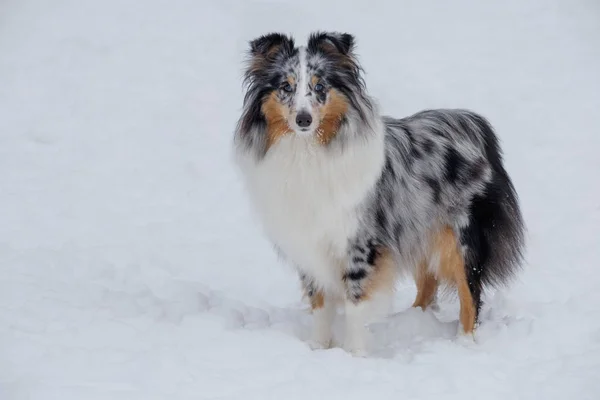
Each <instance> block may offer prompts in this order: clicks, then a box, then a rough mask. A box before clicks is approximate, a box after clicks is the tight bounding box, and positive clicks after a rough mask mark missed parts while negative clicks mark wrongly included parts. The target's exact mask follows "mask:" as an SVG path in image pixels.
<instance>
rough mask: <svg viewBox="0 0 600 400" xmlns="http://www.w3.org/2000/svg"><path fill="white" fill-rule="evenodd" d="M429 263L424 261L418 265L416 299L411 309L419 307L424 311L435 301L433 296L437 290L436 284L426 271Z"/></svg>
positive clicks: (435, 280)
mask: <svg viewBox="0 0 600 400" xmlns="http://www.w3.org/2000/svg"><path fill="white" fill-rule="evenodd" d="M428 267H429V263H428V262H427V261H426V260H424V261H422V262H421V263H420V265H419V267H418V270H417V273H416V277H415V282H416V284H417V297H416V298H415V301H414V303H413V305H412V306H413V307H421V309H423V311H424V310H426V309H427V307H429V306H430V305H432V303H433V302H434V299H435V295H436V292H437V288H438V282H437V279H436V277H435V275H434V274H432V273H431V272H429V271H428V270H427V269H428Z"/></svg>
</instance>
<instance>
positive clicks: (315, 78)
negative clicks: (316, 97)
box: [310, 75, 319, 87]
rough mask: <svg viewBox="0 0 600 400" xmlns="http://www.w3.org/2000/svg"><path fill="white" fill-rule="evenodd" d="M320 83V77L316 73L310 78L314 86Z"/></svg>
mask: <svg viewBox="0 0 600 400" xmlns="http://www.w3.org/2000/svg"><path fill="white" fill-rule="evenodd" d="M317 83H319V77H318V76H316V75H313V76H312V78H310V84H311V86H312V87H315V85H316V84H317Z"/></svg>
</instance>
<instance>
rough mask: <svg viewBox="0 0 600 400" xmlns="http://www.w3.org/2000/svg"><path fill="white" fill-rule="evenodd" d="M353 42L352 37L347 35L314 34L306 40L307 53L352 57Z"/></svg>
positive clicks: (333, 33) (337, 33) (338, 33)
mask: <svg viewBox="0 0 600 400" xmlns="http://www.w3.org/2000/svg"><path fill="white" fill-rule="evenodd" d="M354 42H355V40H354V36H352V35H351V34H349V33H340V32H315V33H312V34H311V35H310V37H309V39H308V51H309V52H311V53H316V52H317V51H319V50H321V51H323V52H325V53H332V52H337V53H340V54H342V55H344V56H352V53H353V51H354Z"/></svg>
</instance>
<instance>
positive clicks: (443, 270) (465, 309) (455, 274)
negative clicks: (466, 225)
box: [433, 227, 481, 334]
mask: <svg viewBox="0 0 600 400" xmlns="http://www.w3.org/2000/svg"><path fill="white" fill-rule="evenodd" d="M433 252H435V253H437V255H438V256H439V262H440V264H439V267H438V275H439V277H440V278H441V279H443V280H445V281H447V282H448V283H451V284H453V285H454V286H456V288H457V290H458V297H459V300H460V323H461V326H462V329H463V331H464V333H466V334H472V333H473V330H474V329H475V324H476V322H477V317H478V313H479V307H480V304H481V283H480V281H479V280H474V279H473V278H472V275H471V274H469V273H468V271H467V268H469V266H468V265H466V264H465V260H464V257H463V255H462V252H461V250H460V247H459V241H458V240H457V237H456V234H455V233H454V230H453V229H452V228H450V227H445V228H443V229H442V230H441V231H440V232H439V233H438V234H437V236H436V237H435V239H434V241H433Z"/></svg>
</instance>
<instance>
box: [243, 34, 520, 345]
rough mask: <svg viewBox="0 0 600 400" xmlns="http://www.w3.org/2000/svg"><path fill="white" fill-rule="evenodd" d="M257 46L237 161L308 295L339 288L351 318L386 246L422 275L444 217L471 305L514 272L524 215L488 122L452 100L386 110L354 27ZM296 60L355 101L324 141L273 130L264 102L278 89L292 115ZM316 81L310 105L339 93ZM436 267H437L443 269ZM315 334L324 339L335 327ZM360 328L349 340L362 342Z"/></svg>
mask: <svg viewBox="0 0 600 400" xmlns="http://www.w3.org/2000/svg"><path fill="white" fill-rule="evenodd" d="M250 47H251V50H250V64H249V66H248V69H247V71H246V83H247V85H248V89H247V92H246V96H245V101H244V110H243V113H242V116H241V118H240V121H239V123H238V127H237V129H236V133H235V140H234V143H235V149H236V155H237V160H238V165H239V167H240V170H241V171H242V174H243V177H244V182H245V183H246V187H247V189H248V192H249V195H250V199H251V202H252V204H253V206H254V208H255V210H256V211H257V213H258V215H259V218H260V220H261V222H262V224H263V226H264V228H265V232H266V234H267V236H268V238H269V239H270V240H271V242H272V243H273V244H274V246H275V247H276V249H277V250H278V251H279V252H280V254H282V255H283V256H284V257H285V258H287V259H288V260H289V261H290V262H291V263H292V264H294V265H295V266H296V267H297V268H298V270H299V273H300V276H301V278H302V281H303V283H304V286H305V288H309V296H310V293H313V294H314V293H318V294H319V296H323V295H324V296H325V299H327V298H336V297H342V298H344V299H345V301H346V304H347V307H346V311H347V314H348V315H350V316H351V317H349V318H355V317H352V316H353V315H357V314H356V312H355V311H354V309H351V307H354V306H358V305H359V303H361V302H362V301H363V300H364V299H366V298H367V297H370V296H371V295H372V294H373V293H372V292H373V290H374V291H377V288H375V289H372V287H373V285H372V284H370V283H369V282H373V281H374V280H373V276H374V275H373V274H377V273H378V269H381V267H380V266H379V265H380V264H379V263H378V260H379V259H381V254H382V252H385V253H386V254H391V257H393V260H394V262H395V264H396V265H397V268H398V269H399V270H405V271H411V272H413V273H414V272H415V271H416V270H417V269H418V268H419V264H420V263H422V261H423V260H424V259H428V258H431V252H432V249H431V243H432V236H433V235H435V233H436V232H438V231H440V230H442V229H444V228H445V227H449V228H451V230H452V232H453V233H454V235H455V236H456V238H457V240H458V243H459V245H460V249H459V251H460V254H461V256H462V259H463V260H464V274H465V275H466V279H467V282H468V286H469V290H470V293H471V295H472V299H473V302H474V306H475V309H476V311H477V310H478V309H479V307H480V304H481V303H480V297H481V291H482V289H483V288H484V286H485V285H499V284H502V283H505V282H507V281H508V280H509V278H511V277H512V276H514V274H515V272H516V271H517V270H518V267H519V266H520V264H521V260H522V256H523V248H524V224H523V219H522V216H521V211H520V209H519V203H518V198H517V194H516V192H515V189H514V187H513V184H512V182H511V180H510V178H509V176H508V174H507V172H506V171H505V169H504V167H503V162H502V154H501V149H500V146H499V144H498V139H497V136H496V134H495V133H494V130H493V129H492V127H491V125H490V124H489V122H488V121H486V120H485V119H484V118H483V117H482V116H480V115H478V114H476V113H474V112H471V111H468V110H450V109H443V110H428V111H422V112H419V113H417V114H415V115H412V116H409V117H406V118H401V119H395V118H392V117H388V116H381V115H380V113H379V111H378V108H377V106H376V104H375V102H374V101H373V100H372V99H371V98H370V97H369V95H368V94H367V91H366V86H365V84H364V81H363V78H362V75H361V68H360V66H359V64H358V62H357V59H356V56H355V54H354V38H353V37H352V36H351V35H349V34H340V33H324V32H318V33H315V34H312V35H311V36H310V38H309V41H308V45H307V47H302V48H297V47H296V46H295V44H294V41H293V39H292V38H289V37H286V36H284V35H281V34H270V35H265V36H262V37H260V38H257V39H255V40H254V41H252V42H251V46H250ZM300 63H305V65H304V66H300V65H299V64H300ZM301 67H302V68H304V69H306V68H308V69H309V71H308V72H307V74H309V75H310V74H313V75H314V76H316V77H318V78H319V79H322V80H323V82H324V84H325V85H326V86H327V87H328V88H329V90H331V91H333V90H335V93H338V94H341V95H342V96H344V99H345V101H346V102H347V104H348V107H347V110H346V112H345V113H344V115H341V116H340V117H339V126H337V128H336V130H335V132H331V136H332V139H331V140H330V141H328V142H327V143H325V144H323V143H320V142H319V141H318V140H315V137H314V135H312V136H310V135H309V136H307V135H302V134H300V132H296V130H297V129H295V128H297V127H294V126H293V122H289V125H290V129H289V132H288V131H286V132H283V133H282V134H281V135H280V136H278V137H277V140H276V141H273V140H270V139H269V132H268V130H269V124H268V122H269V121H268V119H267V118H266V116H265V114H264V112H263V108H262V106H263V104H264V102H265V101H266V99H267V98H268V96H270V95H272V94H273V93H275V94H277V95H278V96H280V97H279V98H280V99H281V103H282V107H288V106H289V110H290V111H289V112H290V115H291V116H293V115H294V114H293V113H294V112H297V110H296V109H295V107H299V106H298V103H295V100H294V99H293V98H290V97H289V96H288V97H286V96H287V94H286V93H285V92H282V91H281V90H280V89H279V88H280V85H281V82H282V81H284V80H285V79H286V77H287V76H293V77H297V78H299V79H300V78H301V77H300V75H299V74H300V72H299V71H301V69H302V68H301ZM315 79H316V78H315ZM294 82H295V81H294ZM307 88H308V89H307V90H308V91H307V94H306V96H307V98H309V97H310V99H312V100H311V101H312V103H310V104H311V106H310V107H313V106H314V107H317V108H318V107H319V102H323V103H324V104H327V101H330V100H329V99H330V98H331V97H332V95H327V96H321V97H323V98H320V97H319V96H318V95H317V94H316V93H314V92H312V91H311V89H312V86H310V84H309V85H308V86H307ZM298 90H300V88H298ZM329 93H333V92H329ZM286 102H287V103H286ZM286 104H287V105H286ZM317 108H315V109H317ZM315 115H316V114H315ZM289 118H292V117H289ZM429 268H430V272H431V273H433V274H434V275H435V273H436V268H437V267H436V266H435V265H430V266H429ZM386 276H387V275H386ZM386 279H388V278H386ZM389 279H391V278H389ZM322 298H323V297H320V299H322ZM320 303H321V302H320ZM349 307H350V308H349ZM329 314H330V313H329ZM329 314H327V315H328V318H329V317H330V316H329ZM361 318H362V317H361ZM357 321H359V323H360V321H362V320H360V318H359V319H358V320H357ZM355 322H356V321H355ZM321 325H322V324H320V325H319V326H321ZM352 326H354V327H356V326H357V323H354V325H352ZM350 328H351V325H349V329H350ZM320 329H321V330H322V329H324V328H322V327H321V328H320ZM352 329H354V328H352ZM316 336H317V337H318V338H317V339H316V340H317V341H319V340H320V341H327V340H329V339H328V336H330V332H320V333H317V334H316ZM355 336H356V335H355ZM357 337H358V339H357V338H356V337H354V338H353V339H351V341H352V340H353V341H354V343H353V344H351V345H350V346H351V347H352V346H354V347H359V348H361V347H363V345H362V344H361V339H360V334H357Z"/></svg>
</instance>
